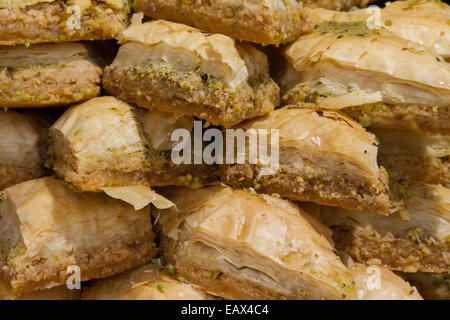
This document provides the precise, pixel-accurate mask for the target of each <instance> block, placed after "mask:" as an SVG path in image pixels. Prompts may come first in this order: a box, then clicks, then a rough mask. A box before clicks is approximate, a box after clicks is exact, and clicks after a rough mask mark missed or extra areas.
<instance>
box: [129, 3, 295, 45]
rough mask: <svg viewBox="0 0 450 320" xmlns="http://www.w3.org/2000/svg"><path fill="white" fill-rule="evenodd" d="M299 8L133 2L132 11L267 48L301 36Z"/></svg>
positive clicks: (273, 4) (273, 5)
mask: <svg viewBox="0 0 450 320" xmlns="http://www.w3.org/2000/svg"><path fill="white" fill-rule="evenodd" d="M301 8H302V4H301V3H300V1H297V0H287V1H282V0H250V1H240V0H239V1H229V0H219V1H188V2H182V1H164V0H137V1H135V10H136V11H142V12H144V13H145V14H146V15H148V16H150V17H152V18H155V19H166V20H170V21H174V22H179V23H184V24H187V25H191V26H193V27H196V28H199V29H201V30H203V31H206V32H210V33H221V34H225V35H227V36H229V37H231V38H234V39H239V40H245V41H250V42H256V43H261V44H267V45H268V44H275V45H278V44H281V43H285V42H289V41H292V40H295V39H296V38H297V37H298V36H299V35H300V33H301V25H302V24H303V20H302V19H301V14H300V13H301Z"/></svg>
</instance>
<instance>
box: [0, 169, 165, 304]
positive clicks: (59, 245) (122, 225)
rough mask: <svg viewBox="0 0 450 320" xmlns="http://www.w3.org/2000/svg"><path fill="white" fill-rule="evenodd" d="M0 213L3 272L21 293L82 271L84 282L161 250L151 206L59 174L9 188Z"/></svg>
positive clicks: (138, 263) (139, 262) (132, 265)
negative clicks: (84, 187) (69, 182)
mask: <svg viewBox="0 0 450 320" xmlns="http://www.w3.org/2000/svg"><path fill="white" fill-rule="evenodd" d="M0 218H1V221H2V223H1V224H0V248H1V260H0V265H1V271H0V273H1V274H0V276H1V275H3V276H4V277H5V278H6V280H7V282H8V284H9V285H10V286H11V288H12V289H13V293H14V294H15V295H21V294H25V293H30V292H34V291H37V290H42V289H48V288H52V287H55V286H58V285H63V284H66V281H67V280H70V279H69V278H70V277H71V276H72V275H74V276H76V274H77V270H78V271H79V273H78V275H79V276H80V280H81V281H87V280H90V279H95V278H104V277H108V276H111V275H114V274H116V273H119V272H123V271H125V270H128V269H132V268H136V267H138V266H141V265H144V264H145V263H147V262H148V261H149V260H150V259H151V258H152V257H153V256H154V255H155V254H156V251H157V248H156V245H155V242H154V233H153V231H152V224H151V221H150V213H149V208H148V207H147V208H145V209H142V210H139V211H135V210H134V209H133V207H132V206H130V205H129V204H127V203H125V202H123V201H120V200H115V199H112V198H110V197H108V196H106V195H104V194H94V193H76V192H74V191H72V190H71V189H70V188H69V187H67V186H66V185H65V184H64V183H63V182H61V181H59V180H56V179H53V178H42V179H38V180H31V181H27V182H23V183H21V184H18V185H15V186H13V187H10V188H7V189H6V190H4V191H3V192H2V201H1V202H0ZM78 268H79V269H78Z"/></svg>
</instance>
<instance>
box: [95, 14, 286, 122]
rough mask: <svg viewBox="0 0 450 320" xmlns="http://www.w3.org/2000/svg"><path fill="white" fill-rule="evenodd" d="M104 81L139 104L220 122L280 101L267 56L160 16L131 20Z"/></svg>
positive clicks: (255, 112) (115, 92)
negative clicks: (148, 20) (147, 19)
mask: <svg viewBox="0 0 450 320" xmlns="http://www.w3.org/2000/svg"><path fill="white" fill-rule="evenodd" d="M120 40H121V43H122V46H121V47H120V49H119V53H118V55H117V57H116V59H115V60H114V62H113V63H112V65H111V66H109V67H106V69H105V72H104V79H103V86H104V87H105V89H106V91H107V92H108V93H110V94H112V95H114V96H117V97H118V98H120V99H122V100H124V101H127V102H130V103H134V104H136V105H138V106H140V107H144V108H149V109H157V110H159V111H164V112H173V113H179V114H183V115H188V116H196V117H198V118H200V119H203V120H207V121H209V122H210V123H212V124H215V125H223V126H225V127H229V126H232V125H234V124H237V123H239V122H241V121H243V120H245V119H250V118H254V117H256V116H259V115H263V114H266V113H268V112H270V111H272V110H273V109H274V107H275V106H276V105H278V103H279V88H278V86H277V84H276V83H275V82H274V81H273V80H272V79H271V78H270V75H269V65H268V61H267V57H266V56H265V55H264V54H263V53H262V52H260V51H258V50H257V49H255V48H254V47H252V46H251V45H249V44H246V43H238V42H236V41H235V40H233V39H231V38H229V37H227V36H224V35H219V34H205V33H202V32H201V31H199V30H197V29H194V28H191V27H188V26H185V25H181V24H177V23H172V22H168V21H164V20H157V21H151V22H147V23H144V24H141V23H139V22H137V23H134V24H132V25H131V26H130V27H129V28H128V29H127V30H125V31H124V32H122V34H121V36H120Z"/></svg>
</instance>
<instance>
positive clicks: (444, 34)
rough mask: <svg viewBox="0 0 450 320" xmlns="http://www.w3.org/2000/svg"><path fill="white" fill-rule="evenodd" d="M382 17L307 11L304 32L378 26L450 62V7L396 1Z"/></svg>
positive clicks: (424, 0) (372, 12)
mask: <svg viewBox="0 0 450 320" xmlns="http://www.w3.org/2000/svg"><path fill="white" fill-rule="evenodd" d="M379 13H380V16H379V21H377V19H376V18H377V15H376V14H377V10H376V9H361V10H353V11H349V12H339V11H333V10H327V9H323V8H314V9H311V8H304V9H303V15H304V17H305V20H306V24H305V26H304V31H305V32H312V31H313V30H314V27H315V26H316V25H319V24H321V23H322V22H325V21H335V22H355V21H368V22H369V23H370V24H372V25H376V24H377V23H379V24H380V25H378V27H383V28H385V29H387V30H389V31H390V32H392V33H393V34H395V35H397V36H399V37H401V38H404V39H407V40H410V41H413V42H416V43H418V44H420V45H422V46H423V47H424V48H425V49H426V50H428V51H430V52H432V53H434V54H437V55H440V56H441V57H443V58H445V59H448V58H450V24H449V23H448V21H449V19H450V7H449V6H448V5H447V4H446V3H444V2H440V1H434V0H407V1H394V2H388V3H386V7H385V8H383V9H380V11H379Z"/></svg>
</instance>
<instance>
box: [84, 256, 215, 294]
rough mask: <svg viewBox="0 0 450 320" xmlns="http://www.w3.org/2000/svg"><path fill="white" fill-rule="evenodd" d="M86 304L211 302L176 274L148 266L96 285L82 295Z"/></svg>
mask: <svg viewBox="0 0 450 320" xmlns="http://www.w3.org/2000/svg"><path fill="white" fill-rule="evenodd" d="M82 299H83V300H209V299H212V297H211V296H209V295H207V294H206V293H204V292H203V291H202V290H201V289H200V288H197V287H195V286H194V285H192V284H189V283H187V282H185V281H184V279H183V278H180V277H179V279H177V280H175V279H174V274H173V270H172V272H170V271H167V270H166V269H165V268H164V267H163V266H161V265H156V264H149V265H145V266H143V267H140V268H138V269H135V270H132V271H127V272H124V273H122V274H119V275H116V276H113V277H110V278H106V279H101V280H97V281H95V282H94V283H93V284H92V286H90V287H89V288H87V289H86V290H85V291H84V292H83V297H82Z"/></svg>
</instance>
